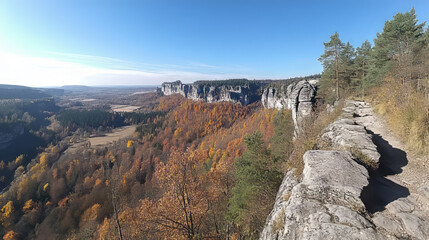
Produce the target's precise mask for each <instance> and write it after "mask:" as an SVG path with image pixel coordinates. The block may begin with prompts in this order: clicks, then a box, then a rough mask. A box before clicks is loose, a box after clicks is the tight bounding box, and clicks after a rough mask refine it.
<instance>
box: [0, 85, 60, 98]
mask: <svg viewBox="0 0 429 240" xmlns="http://www.w3.org/2000/svg"><path fill="white" fill-rule="evenodd" d="M62 94H64V90H63V89H55V88H31V87H26V86H18V85H8V84H0V99H41V98H50V97H52V96H56V95H62Z"/></svg>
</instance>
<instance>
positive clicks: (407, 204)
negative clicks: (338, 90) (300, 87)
mask: <svg viewBox="0 0 429 240" xmlns="http://www.w3.org/2000/svg"><path fill="white" fill-rule="evenodd" d="M356 105H357V106H359V111H358V113H357V115H358V116H357V117H356V118H355V121H356V123H357V124H360V125H363V126H365V128H366V129H367V131H368V133H370V134H371V135H372V140H373V142H374V143H375V145H377V151H378V152H379V153H380V155H381V157H380V161H379V168H378V169H377V170H375V171H372V172H371V171H370V178H369V185H368V186H367V189H364V191H363V192H362V193H363V195H362V198H363V200H364V202H366V203H365V206H366V208H367V210H368V212H369V213H371V215H372V220H373V222H374V223H375V224H376V226H377V227H378V228H379V229H380V231H386V232H388V233H389V234H392V235H393V236H395V237H396V238H400V239H402V238H405V239H408V238H411V239H428V236H429V159H428V156H417V155H415V154H413V153H412V152H411V151H409V150H407V148H406V147H405V145H404V144H403V143H401V141H400V140H399V139H398V138H397V137H396V136H395V135H394V134H393V133H392V132H391V131H390V130H389V128H388V126H387V124H386V123H385V121H383V120H382V119H381V118H380V117H378V116H377V115H376V114H374V112H373V109H372V107H371V106H370V105H369V104H367V103H364V102H355V106H356ZM364 198H365V199H364Z"/></svg>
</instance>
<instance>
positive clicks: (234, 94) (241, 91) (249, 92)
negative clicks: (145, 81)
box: [162, 80, 261, 105]
mask: <svg viewBox="0 0 429 240" xmlns="http://www.w3.org/2000/svg"><path fill="white" fill-rule="evenodd" d="M162 92H163V93H164V94H165V95H171V94H177V93H178V94H181V95H182V96H184V97H185V98H189V99H192V100H197V101H204V102H209V103H215V102H233V103H240V104H243V105H247V104H250V103H252V102H255V101H258V100H259V99H260V96H261V95H260V85H259V84H257V83H256V82H255V83H254V82H251V81H248V80H239V81H238V82H237V81H234V80H230V81H228V80H226V81H213V82H212V83H210V82H209V81H204V82H202V81H200V82H195V83H193V84H183V83H182V82H181V81H176V82H167V83H163V84H162Z"/></svg>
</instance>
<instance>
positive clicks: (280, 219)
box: [273, 208, 286, 232]
mask: <svg viewBox="0 0 429 240" xmlns="http://www.w3.org/2000/svg"><path fill="white" fill-rule="evenodd" d="M285 215H286V214H285V210H284V209H283V208H282V209H281V210H280V213H279V214H278V215H277V217H276V219H274V222H273V231H274V232H279V231H282V230H283V229H284V227H285Z"/></svg>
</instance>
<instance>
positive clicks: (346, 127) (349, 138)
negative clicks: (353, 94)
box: [320, 101, 380, 169]
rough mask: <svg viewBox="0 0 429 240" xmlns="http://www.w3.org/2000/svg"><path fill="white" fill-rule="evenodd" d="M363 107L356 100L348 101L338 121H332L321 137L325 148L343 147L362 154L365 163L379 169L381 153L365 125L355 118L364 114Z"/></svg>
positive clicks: (342, 148)
mask: <svg viewBox="0 0 429 240" xmlns="http://www.w3.org/2000/svg"><path fill="white" fill-rule="evenodd" d="M362 111H363V110H362V108H360V107H359V104H358V103H356V102H354V101H347V102H346V103H345V107H344V108H343V114H342V116H341V117H340V119H338V120H337V121H335V122H333V123H331V124H330V125H329V126H328V127H327V128H326V129H325V133H324V134H323V135H322V137H321V141H320V142H322V143H324V144H325V146H323V147H324V148H333V149H341V150H345V151H350V152H352V153H353V154H354V155H358V156H360V160H361V161H363V164H365V165H367V166H369V167H371V168H373V169H377V168H378V165H379V160H380V153H378V151H377V146H376V145H375V144H374V143H373V141H372V137H371V135H369V134H368V133H367V131H366V129H365V127H364V126H362V125H358V124H357V123H356V121H355V120H354V119H353V118H354V117H355V116H359V114H361V115H363V114H364V112H362ZM326 145H330V146H326Z"/></svg>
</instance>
